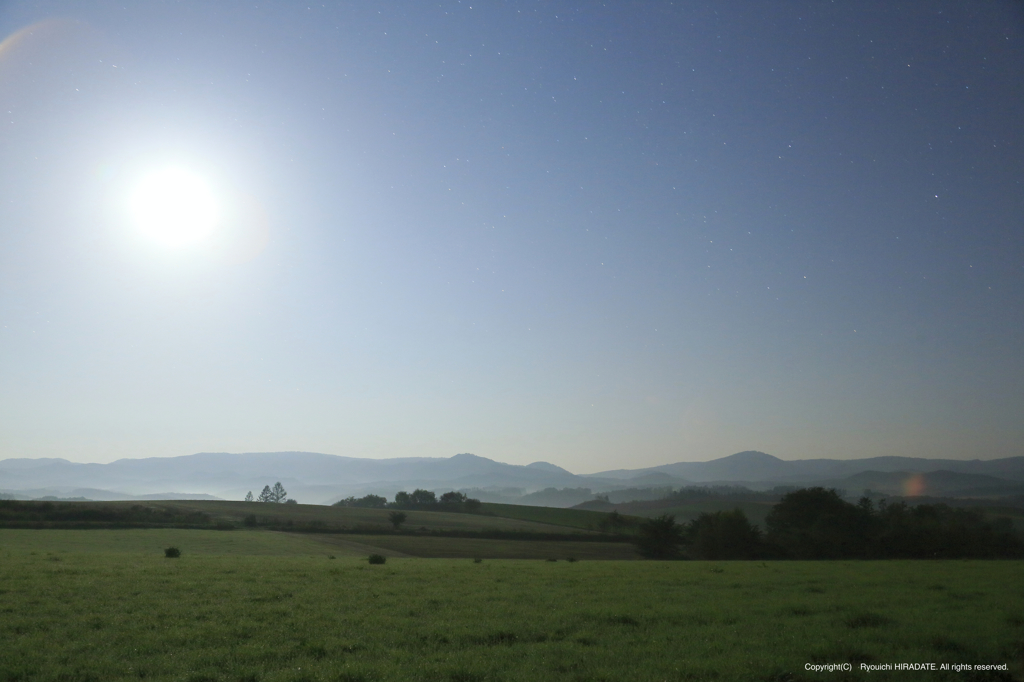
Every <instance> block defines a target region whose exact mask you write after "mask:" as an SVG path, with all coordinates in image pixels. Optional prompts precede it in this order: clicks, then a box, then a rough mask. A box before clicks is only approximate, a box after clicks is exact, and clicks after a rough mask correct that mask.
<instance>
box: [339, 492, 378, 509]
mask: <svg viewBox="0 0 1024 682" xmlns="http://www.w3.org/2000/svg"><path fill="white" fill-rule="evenodd" d="M334 506H335V507H362V508H365V509H384V508H385V507H386V506H388V498H386V497H381V496H380V495H366V496H365V497H360V498H358V499H356V498H355V497H346V498H345V499H344V500H338V501H337V502H335V503H334Z"/></svg>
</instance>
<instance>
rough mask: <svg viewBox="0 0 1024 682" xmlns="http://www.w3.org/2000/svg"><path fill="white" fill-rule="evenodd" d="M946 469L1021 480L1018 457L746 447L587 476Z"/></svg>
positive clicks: (762, 476) (778, 475) (777, 476)
mask: <svg viewBox="0 0 1024 682" xmlns="http://www.w3.org/2000/svg"><path fill="white" fill-rule="evenodd" d="M940 470H945V471H950V472H954V473H962V474H986V475H989V476H996V477H998V478H1002V479H1008V480H1015V481H1024V457H1009V458H1006V459H994V460H978V459H974V460H952V459H922V458H915V457H871V458H868V459H847V460H841V459H798V460H788V461H787V460H782V459H779V458H778V457H774V456H772V455H769V454H766V453H763V452H757V451H755V450H750V451H747V452H738V453H736V454H735V455H729V456H728V457H722V458H721V459H715V460H711V461H710V462H677V463H675V464H663V465H661V466H656V467H649V468H646V469H617V470H614V471H602V472H599V473H596V474H590V476H593V477H596V478H614V479H620V480H623V479H634V478H636V477H638V476H643V475H649V474H653V473H657V472H661V473H665V474H669V475H670V476H674V477H677V478H685V479H689V480H691V481H694V482H696V483H720V482H721V483H755V484H762V485H763V484H766V483H775V484H780V485H784V484H793V483H812V482H822V481H834V480H837V479H841V478H845V477H847V476H852V475H854V474H858V473H861V472H864V471H877V472H901V471H902V472H930V471H940Z"/></svg>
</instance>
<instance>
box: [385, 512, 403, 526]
mask: <svg viewBox="0 0 1024 682" xmlns="http://www.w3.org/2000/svg"><path fill="white" fill-rule="evenodd" d="M405 519H406V516H405V512H398V511H395V512H391V513H390V514H388V521H390V522H391V525H392V526H394V527H395V530H398V527H399V526H401V525H402V524H403V523H405Z"/></svg>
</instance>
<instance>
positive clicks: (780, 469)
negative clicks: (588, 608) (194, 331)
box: [0, 451, 1024, 504]
mask: <svg viewBox="0 0 1024 682" xmlns="http://www.w3.org/2000/svg"><path fill="white" fill-rule="evenodd" d="M939 472H945V473H941V474H940V473H939ZM915 473H918V474H928V475H929V476H931V477H930V478H927V477H926V478H925V479H924V480H925V483H926V485H934V486H936V489H937V490H938V489H942V490H947V489H948V490H956V491H975V492H974V493H969V492H957V493H956V494H963V495H967V494H983V495H997V494H999V495H1001V494H1004V493H1001V492H998V491H1000V490H1007V491H1010V490H1017V487H1015V486H1016V484H1017V483H1024V457H1011V458H1008V459H1000V460H988V461H982V460H971V461H959V460H944V459H915V458H909V457H874V458H870V459H860V460H832V459H811V460H794V461H786V460H782V459H779V458H778V457H774V456H772V455H769V454H765V453H763V452H757V451H747V452H740V453H737V454H735V455H730V456H728V457H722V458H721V459H716V460H712V461H709V462H677V463H675V464H665V465H661V466H656V467H648V468H644V469H632V470H630V469H619V470H615V471H605V472H600V473H597V474H589V475H577V474H573V473H571V472H569V471H567V470H565V469H563V468H561V467H559V466H556V465H554V464H550V463H548V462H534V463H532V464H529V465H526V466H522V465H513V464H505V463H502V462H496V461H494V460H491V459H487V458H486V457H478V456H476V455H472V454H468V453H464V454H460V455H455V456H453V457H447V458H441V457H402V458H395V459H361V458H356V457H340V456H337V455H327V454H322V453H315V452H258V453H226V452H219V453H198V454H195V455H186V456H182V457H151V458H145V459H120V460H117V461H116V462H111V463H109V464H80V463H76V462H69V461H67V460H65V459H55V458H48V459H7V460H2V461H0V494H5V495H13V496H15V497H44V496H50V497H87V498H90V499H103V500H113V499H182V498H188V497H201V496H208V497H214V498H224V499H236V500H237V499H242V498H243V497H244V496H245V494H246V492H248V491H250V490H251V491H252V492H253V494H254V495H258V494H259V492H260V491H261V490H262V489H263V486H265V485H273V484H274V483H275V482H277V481H281V483H282V485H284V487H285V488H286V489H287V490H288V492H289V496H290V497H293V498H295V499H298V500H299V501H301V502H309V503H320V504H326V503H331V502H334V501H336V500H338V499H341V498H342V497H347V496H349V495H365V494H368V493H374V494H378V495H386V496H388V497H391V496H393V495H394V493H395V492H397V491H399V490H408V491H411V490H414V489H415V488H426V489H429V490H434V491H438V492H443V491H447V490H470V489H472V490H477V491H483V492H484V493H485V494H486V491H488V490H493V491H495V497H496V498H499V499H501V500H502V501H511V500H510V494H511V493H510V492H509V491H515V490H518V491H520V492H519V493H517V494H515V497H514V498H513V499H515V500H521V501H522V502H523V503H531V502H532V503H534V504H538V503H539V502H538V501H539V500H541V499H545V500H546V499H551V500H555V499H559V500H562V499H564V500H569V499H576V498H578V497H579V496H580V495H581V494H583V493H581V492H579V491H580V490H581V489H587V488H589V489H590V490H591V491H592V492H593V494H604V493H609V492H612V491H616V490H626V489H636V490H637V491H638V492H637V493H636V494H638V495H639V494H642V493H640V492H639V490H641V489H643V488H667V487H674V488H679V487H683V486H687V485H693V484H732V485H746V486H749V487H752V488H759V489H764V488H770V487H773V486H776V485H825V484H827V485H834V486H838V487H844V488H846V489H847V490H850V491H856V492H859V491H860V490H862V489H864V488H872V489H877V490H879V491H880V492H884V491H887V490H896V489H898V488H900V486H903V485H904V483H905V481H906V480H907V478H908V477H909V476H911V475H912V474H915ZM858 476H859V477H860V478H856V477H858ZM886 476H888V478H886ZM943 476H945V477H946V478H945V479H943ZM964 476H968V478H964ZM970 476H975V477H978V476H980V477H982V478H969V477H970ZM851 477H854V478H851ZM950 477H952V478H950ZM957 477H959V478H957ZM954 479H955V480H954ZM552 488H553V489H555V490H556V491H558V490H561V491H564V494H560V495H559V494H554V493H551V492H550V491H547V492H545V493H544V495H532V493H536V492H538V491H546V490H547V489H552ZM168 490H175V491H183V492H175V493H168V492H166V491H168ZM978 491H982V492H978ZM984 491H988V492H984ZM1005 494H1017V493H1009V492H1008V493H1005Z"/></svg>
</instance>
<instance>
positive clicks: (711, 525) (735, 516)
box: [686, 509, 763, 559]
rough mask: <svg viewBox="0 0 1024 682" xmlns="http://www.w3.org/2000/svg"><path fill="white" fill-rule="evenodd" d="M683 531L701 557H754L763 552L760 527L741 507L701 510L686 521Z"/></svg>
mask: <svg viewBox="0 0 1024 682" xmlns="http://www.w3.org/2000/svg"><path fill="white" fill-rule="evenodd" d="M686 535H687V539H688V540H689V542H690V544H691V545H692V546H693V551H694V553H695V554H696V555H697V556H698V557H700V558H701V559H754V558H756V557H758V556H760V555H761V554H762V553H763V552H762V550H763V547H762V542H761V531H760V530H758V528H757V527H756V526H753V525H751V523H750V521H749V520H748V519H747V515H746V514H744V513H743V510H742V509H734V510H732V511H717V512H715V513H714V514H709V513H707V512H704V513H702V514H701V515H700V516H698V517H697V518H696V519H694V520H693V521H691V522H690V523H689V524H687V528H686Z"/></svg>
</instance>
